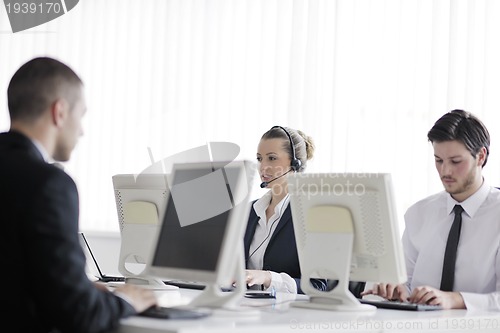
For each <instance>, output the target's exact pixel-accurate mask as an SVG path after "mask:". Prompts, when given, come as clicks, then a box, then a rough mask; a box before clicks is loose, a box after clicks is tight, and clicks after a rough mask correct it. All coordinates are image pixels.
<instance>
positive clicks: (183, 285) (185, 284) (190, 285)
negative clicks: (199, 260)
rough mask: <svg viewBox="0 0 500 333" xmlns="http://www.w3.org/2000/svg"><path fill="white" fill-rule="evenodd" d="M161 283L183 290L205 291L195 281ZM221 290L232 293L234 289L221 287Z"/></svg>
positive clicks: (201, 285) (202, 285)
mask: <svg viewBox="0 0 500 333" xmlns="http://www.w3.org/2000/svg"><path fill="white" fill-rule="evenodd" d="M163 283H165V284H167V285H170V286H176V287H179V288H185V289H196V290H203V289H205V285H204V284H201V283H200V282H195V281H183V280H166V281H163ZM221 290H222V291H233V290H234V287H221Z"/></svg>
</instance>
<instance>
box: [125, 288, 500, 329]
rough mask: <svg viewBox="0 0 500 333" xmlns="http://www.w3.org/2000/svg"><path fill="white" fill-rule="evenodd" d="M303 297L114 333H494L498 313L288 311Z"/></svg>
mask: <svg viewBox="0 0 500 333" xmlns="http://www.w3.org/2000/svg"><path fill="white" fill-rule="evenodd" d="M198 293H199V291H196V290H186V289H180V290H178V291H160V292H158V297H159V303H160V305H163V306H174V305H182V304H187V303H188V302H189V301H190V300H191V299H192V298H193V297H194V296H196V295H197V294H198ZM296 298H297V299H299V300H305V299H307V297H306V296H303V295H298V296H297V295H289V294H278V295H277V299H276V300H267V299H247V298H245V299H244V300H242V302H241V305H243V306H249V307H252V308H256V309H259V312H260V315H259V316H238V315H236V314H234V315H224V314H218V313H215V314H213V315H211V316H209V317H207V318H203V319H194V320H165V319H151V318H144V317H139V316H134V317H130V318H127V319H124V320H122V322H121V323H122V325H121V327H120V329H119V330H118V331H117V332H119V333H131V332H141V333H153V332H154V333H159V332H180V333H189V332H196V333H199V332H213V333H225V332H227V333H234V332H245V333H247V332H248V333H264V332H272V333H280V332H297V331H307V332H428V333H430V332H433V333H438V332H478V333H479V332H480V333H499V332H500V313H499V312H472V311H466V310H443V311H428V312H415V311H401V310H383V309H377V310H376V311H375V312H373V313H370V312H368V313H366V312H360V313H352V312H332V311H323V310H309V309H303V308H295V307H290V302H291V301H293V300H295V299H296Z"/></svg>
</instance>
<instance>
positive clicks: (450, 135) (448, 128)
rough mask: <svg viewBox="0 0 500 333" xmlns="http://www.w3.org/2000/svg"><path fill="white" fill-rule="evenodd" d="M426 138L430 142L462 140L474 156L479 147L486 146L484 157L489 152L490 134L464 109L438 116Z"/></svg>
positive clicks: (485, 160)
mask: <svg viewBox="0 0 500 333" xmlns="http://www.w3.org/2000/svg"><path fill="white" fill-rule="evenodd" d="M427 138H428V139H429V141H430V142H431V143H433V142H443V141H453V140H457V141H460V142H462V143H463V144H464V145H465V147H466V148H467V150H468V151H469V152H470V153H471V155H472V156H473V157H474V158H476V155H477V153H479V150H481V148H483V147H485V148H486V158H485V159H484V163H483V165H482V166H483V167H484V166H485V165H486V162H487V161H488V155H489V154H490V134H489V132H488V130H487V129H486V126H484V124H483V123H482V122H481V120H479V119H478V118H477V117H476V116H474V115H473V114H471V113H470V112H467V111H464V110H458V109H456V110H452V111H450V112H448V113H446V114H445V115H443V116H442V117H441V118H439V119H438V120H437V121H436V122H435V123H434V126H432V128H431V130H430V131H429V133H427Z"/></svg>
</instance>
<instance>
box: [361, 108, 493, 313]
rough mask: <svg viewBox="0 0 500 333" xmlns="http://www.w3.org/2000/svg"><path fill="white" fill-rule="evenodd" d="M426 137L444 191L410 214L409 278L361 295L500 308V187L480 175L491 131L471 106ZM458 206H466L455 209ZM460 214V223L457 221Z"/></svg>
mask: <svg viewBox="0 0 500 333" xmlns="http://www.w3.org/2000/svg"><path fill="white" fill-rule="evenodd" d="M427 137H428V139H429V141H430V142H431V143H432V146H433V148H434V158H435V164H436V169H437V171H438V174H439V177H440V178H441V182H442V183H443V186H444V191H443V192H440V193H437V194H434V195H431V196H429V197H427V198H425V199H423V200H421V201H419V202H417V203H415V204H414V205H412V206H411V207H410V208H409V209H408V210H407V212H406V214H405V224H406V227H405V230H404V233H403V248H404V251H405V259H406V268H407V272H408V281H407V283H406V284H402V285H391V284H385V283H380V284H376V285H374V286H373V288H372V289H371V290H368V291H365V292H364V293H363V294H364V295H366V294H376V295H380V296H382V297H384V298H386V299H394V300H401V301H409V302H412V303H425V304H438V305H441V306H442V307H443V308H445V309H484V310H493V311H500V191H499V190H498V189H497V188H495V187H491V186H489V185H488V184H487V183H486V182H485V180H484V178H483V176H482V170H483V167H484V166H485V164H486V162H487V160H488V155H489V145H490V136H489V133H488V130H487V129H486V127H485V126H484V124H483V123H482V122H481V121H480V120H479V119H477V118H476V117H475V116H473V115H472V114H470V113H469V112H465V111H463V110H453V111H451V112H448V113H446V114H445V115H444V116H442V117H441V118H440V119H439V120H438V121H437V122H436V123H435V124H434V126H433V127H432V128H431V130H430V131H429V133H428V135H427ZM456 205H459V206H461V208H459V211H458V212H457V213H456V214H455V212H454V207H455V206H456ZM455 215H458V217H460V216H461V222H458V221H457V223H454V220H455ZM460 223H461V226H459V225H460ZM452 224H456V225H457V228H455V227H454V228H452ZM452 229H456V230H457V232H456V233H457V234H458V236H457V237H456V238H457V239H458V246H456V255H450V253H453V252H454V251H453V250H451V249H448V248H451V247H452V246H451V245H450V244H451V239H452V238H454V237H452V236H451V234H450V230H452ZM449 234H450V235H449ZM448 238H450V241H448ZM445 253H446V257H447V259H446V261H447V262H446V263H445V259H444V258H445ZM450 257H452V258H453V259H451V262H452V263H451V266H449V265H450ZM455 257H456V259H455ZM453 267H454V268H453Z"/></svg>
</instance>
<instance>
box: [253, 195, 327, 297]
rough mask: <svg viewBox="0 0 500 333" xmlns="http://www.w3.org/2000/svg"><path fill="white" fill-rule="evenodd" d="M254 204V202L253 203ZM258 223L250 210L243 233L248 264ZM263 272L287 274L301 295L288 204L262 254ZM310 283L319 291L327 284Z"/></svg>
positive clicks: (296, 254) (293, 233) (318, 281)
mask: <svg viewBox="0 0 500 333" xmlns="http://www.w3.org/2000/svg"><path fill="white" fill-rule="evenodd" d="M254 202H255V201H254ZM258 223H259V217H258V216H257V213H256V212H255V210H254V209H253V204H252V208H251V211H250V216H249V218H248V224H247V228H246V231H245V238H244V246H245V262H248V257H249V255H250V254H249V251H250V244H251V243H252V239H253V236H254V234H255V229H256V227H257V224H258ZM262 269H263V270H269V271H273V272H277V273H287V274H288V275H290V276H291V277H292V278H293V279H294V280H295V283H297V290H298V292H299V293H302V289H301V288H300V275H301V273H300V265H299V257H298V253H297V245H296V242H295V232H294V230H293V221H292V213H291V209H290V204H288V206H287V207H286V209H285V211H284V212H283V216H282V217H281V219H280V221H279V222H278V225H277V226H276V229H275V230H274V232H273V234H272V235H271V238H270V240H269V244H268V245H267V248H266V251H265V253H264V266H263V267H262ZM311 283H312V284H313V285H314V287H316V288H317V289H319V290H326V288H327V284H326V281H325V280H316V279H313V280H311Z"/></svg>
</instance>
